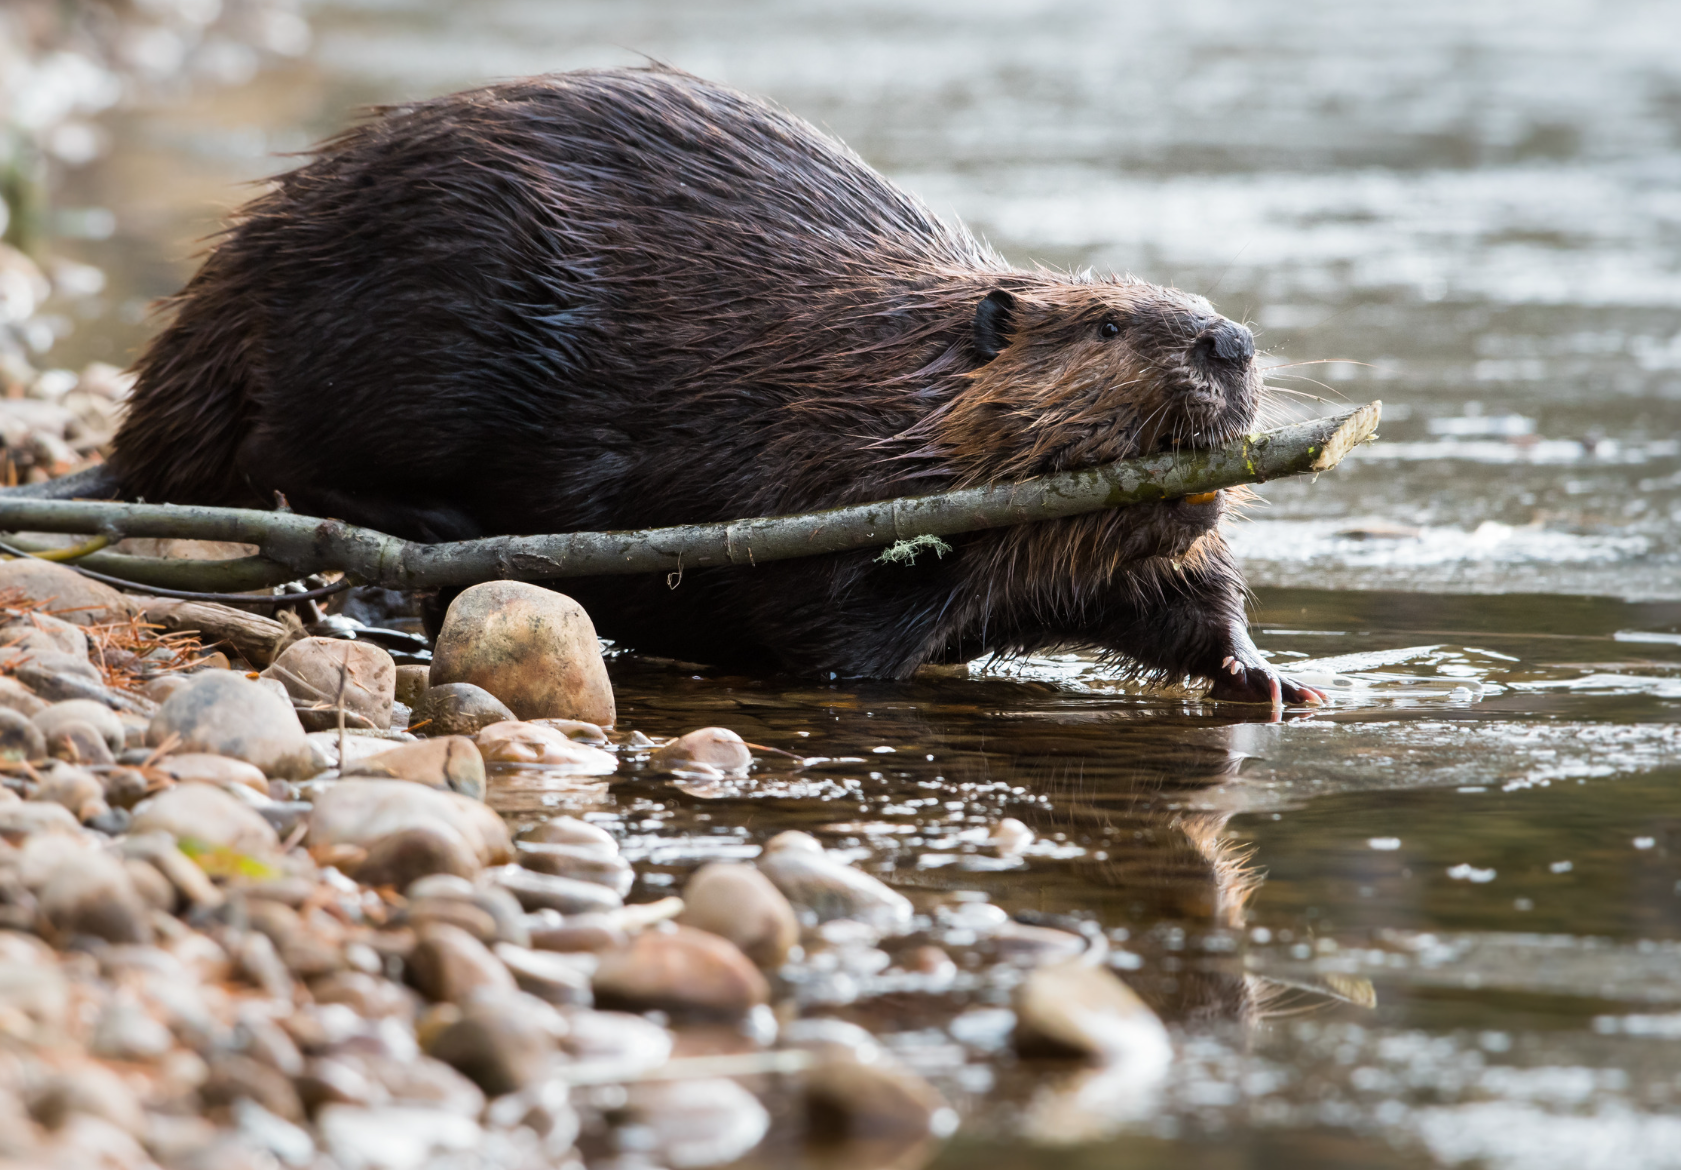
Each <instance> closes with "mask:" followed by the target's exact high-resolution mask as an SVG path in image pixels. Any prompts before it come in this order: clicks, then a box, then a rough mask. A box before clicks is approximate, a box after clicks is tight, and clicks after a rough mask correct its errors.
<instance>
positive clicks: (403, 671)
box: [392, 665, 432, 711]
mask: <svg viewBox="0 0 1681 1170" xmlns="http://www.w3.org/2000/svg"><path fill="white" fill-rule="evenodd" d="M431 673H432V668H431V667H430V666H416V665H408V666H399V667H398V668H397V677H396V679H395V681H394V683H393V686H392V697H393V698H394V699H395V700H396V701H397V702H399V703H401V704H403V706H405V707H407V708H409V709H410V710H411V711H418V710H420V705H421V702H422V701H423V700H424V699H425V698H426V688H427V687H428V686H430V685H431V678H430V675H431Z"/></svg>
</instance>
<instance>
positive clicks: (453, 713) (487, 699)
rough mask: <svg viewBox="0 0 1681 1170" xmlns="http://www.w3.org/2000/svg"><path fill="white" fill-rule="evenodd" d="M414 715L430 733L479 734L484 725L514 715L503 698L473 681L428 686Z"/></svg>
mask: <svg viewBox="0 0 1681 1170" xmlns="http://www.w3.org/2000/svg"><path fill="white" fill-rule="evenodd" d="M415 714H416V715H417V716H419V722H420V723H424V724H425V726H424V727H422V728H421V730H422V731H423V732H425V733H426V734H427V735H477V734H478V733H479V731H480V730H481V729H482V728H485V727H489V726H490V725H491V724H493V723H505V722H507V721H508V720H510V719H512V718H513V717H514V713H513V712H512V711H510V710H508V707H507V705H506V704H505V703H503V702H502V700H500V699H498V698H497V697H496V696H495V695H493V694H491V693H490V692H489V691H487V690H485V689H484V688H483V687H476V686H474V685H473V684H472V683H440V684H439V685H437V686H433V687H428V688H427V690H426V694H425V696H424V698H423V699H422V700H421V706H420V707H419V708H418V709H417V710H416V711H415Z"/></svg>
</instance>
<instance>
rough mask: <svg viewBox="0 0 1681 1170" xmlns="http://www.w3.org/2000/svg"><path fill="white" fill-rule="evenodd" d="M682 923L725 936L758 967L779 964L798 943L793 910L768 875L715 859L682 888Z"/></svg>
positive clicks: (739, 864) (751, 868)
mask: <svg viewBox="0 0 1681 1170" xmlns="http://www.w3.org/2000/svg"><path fill="white" fill-rule="evenodd" d="M677 921H678V922H680V923H682V924H683V925H684V926H693V927H695V928H696V929H698V930H705V931H710V932H711V933H713V934H715V935H718V936H719V937H720V938H727V939H729V940H730V941H731V942H733V943H734V944H735V945H736V946H738V947H740V948H741V950H742V953H743V954H745V955H746V956H747V957H748V958H749V959H752V960H753V961H754V962H755V963H757V964H758V965H759V966H761V967H767V968H776V967H780V966H781V965H782V964H783V962H784V961H785V960H786V959H787V958H788V951H789V949H790V948H791V947H792V946H793V945H794V944H795V943H797V942H799V941H800V923H799V919H798V918H796V917H795V916H794V908H793V907H792V906H790V905H789V904H788V899H787V898H785V897H783V896H782V891H781V890H779V889H777V888H776V887H775V886H774V885H772V884H771V881H770V879H769V878H767V877H765V875H764V874H762V873H760V872H759V871H758V870H756V869H754V868H753V867H752V866H751V865H742V864H741V863H740V862H733V861H714V862H712V863H710V864H708V865H703V866H701V867H700V868H699V869H698V870H696V871H695V875H694V876H693V877H691V878H690V879H689V884H688V885H686V886H684V887H683V913H682V914H680V915H678V918H677Z"/></svg>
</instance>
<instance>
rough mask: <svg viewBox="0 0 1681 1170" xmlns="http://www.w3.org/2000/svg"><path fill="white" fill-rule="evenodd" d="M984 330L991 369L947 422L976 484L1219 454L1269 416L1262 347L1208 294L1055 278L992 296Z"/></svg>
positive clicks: (982, 317) (971, 383) (973, 378)
mask: <svg viewBox="0 0 1681 1170" xmlns="http://www.w3.org/2000/svg"><path fill="white" fill-rule="evenodd" d="M973 332H974V350H975V353H976V355H977V357H978V358H979V359H980V361H981V362H982V364H981V365H980V366H978V367H977V368H976V369H975V370H974V371H973V372H972V373H971V374H970V375H969V377H968V385H967V386H966V387H965V388H964V389H963V390H961V391H960V392H959V393H957V394H956V395H955V396H954V397H953V398H952V399H951V401H950V402H949V404H948V405H947V407H946V409H945V410H943V411H941V412H940V414H941V416H942V417H941V418H940V419H939V422H938V424H937V425H938V429H939V432H940V440H941V446H942V447H943V448H945V450H946V451H947V452H948V453H949V456H948V457H949V458H951V459H952V460H953V462H954V464H955V468H954V469H955V470H956V471H957V473H958V475H959V477H960V478H961V480H962V481H963V482H967V483H974V482H983V481H988V480H998V479H1015V478H1021V477H1024V476H1028V475H1039V474H1042V473H1044V472H1048V471H1061V470H1064V469H1068V468H1077V467H1089V466H1092V465H1094V464H1098V463H1106V462H1109V461H1111V460H1114V459H1125V458H1129V457H1131V456H1135V455H1142V454H1148V453H1150V452H1153V451H1159V450H1163V449H1165V448H1170V447H1213V446H1218V445H1220V444H1222V443H1225V442H1227V441H1229V440H1231V439H1233V438H1235V437H1237V436H1238V435H1240V434H1243V433H1244V432H1245V431H1247V430H1248V429H1249V428H1250V426H1251V424H1252V423H1253V421H1254V418H1255V411H1256V407H1257V405H1258V401H1259V396H1260V392H1261V378H1260V375H1259V374H1258V373H1257V371H1256V369H1255V361H1254V358H1255V339H1254V337H1253V336H1252V335H1251V334H1250V332H1249V330H1248V329H1246V328H1244V327H1243V326H1242V325H1239V324H1238V323H1237V322H1235V321H1229V320H1227V319H1226V318H1224V317H1222V316H1221V315H1220V314H1219V313H1217V312H1215V311H1214V308H1213V306H1211V305H1210V304H1209V303H1208V301H1207V300H1206V299H1204V298H1203V297H1200V296H1194V295H1192V294H1189V293H1184V292H1180V291H1178V290H1177V289H1170V288H1161V287H1159V286H1156V285H1151V284H1145V283H1143V282H1142V281H1134V280H1129V279H1121V278H1115V279H1110V280H1090V281H1086V280H1077V279H1063V280H1056V279H1055V278H1043V279H1040V280H1036V281H1033V282H1031V283H1028V282H1023V283H1021V284H1018V285H1014V286H1013V287H1009V288H1003V287H1000V288H996V289H993V290H992V291H991V292H988V293H987V294H986V295H985V296H984V297H982V298H981V299H980V301H979V303H978V305H977V306H976V308H975V311H974V326H973Z"/></svg>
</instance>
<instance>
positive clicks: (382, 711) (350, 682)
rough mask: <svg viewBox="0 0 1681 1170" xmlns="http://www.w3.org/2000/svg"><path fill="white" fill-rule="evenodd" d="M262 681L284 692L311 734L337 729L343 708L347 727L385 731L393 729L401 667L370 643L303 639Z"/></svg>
mask: <svg viewBox="0 0 1681 1170" xmlns="http://www.w3.org/2000/svg"><path fill="white" fill-rule="evenodd" d="M263 677H264V678H272V679H276V680H278V681H279V682H280V683H282V684H283V685H284V686H285V687H286V691H287V693H288V694H290V695H291V697H292V706H293V707H295V708H296V709H297V712H298V719H299V720H300V721H301V722H302V723H303V725H304V728H305V729H306V730H308V731H330V730H333V729H334V728H336V727H337V726H338V720H339V706H340V705H341V703H342V705H343V707H344V725H345V726H346V727H357V728H365V729H369V730H373V731H384V730H386V729H387V728H389V727H390V726H391V703H392V700H393V698H394V697H395V694H396V687H397V667H396V664H395V663H393V662H392V661H391V655H390V654H388V653H386V652H385V650H383V649H382V648H380V647H379V646H376V645H374V644H373V643H372V642H352V641H348V640H345V639H342V638H303V639H301V640H299V641H297V642H293V643H292V644H291V645H290V646H288V647H286V649H284V650H282V651H281V652H280V655H279V656H278V657H277V658H275V660H274V663H273V665H271V666H270V667H269V668H268V669H267V670H265V671H263Z"/></svg>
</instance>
